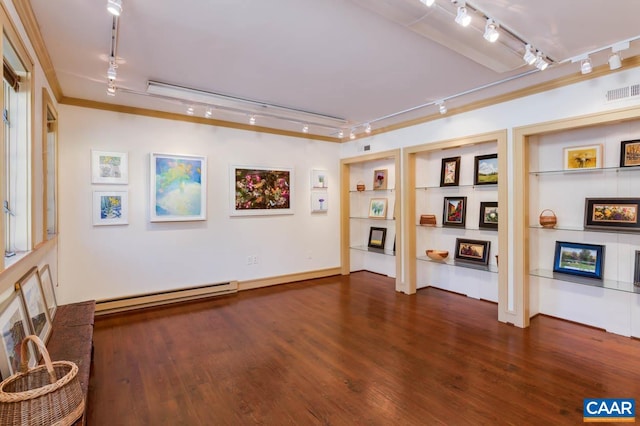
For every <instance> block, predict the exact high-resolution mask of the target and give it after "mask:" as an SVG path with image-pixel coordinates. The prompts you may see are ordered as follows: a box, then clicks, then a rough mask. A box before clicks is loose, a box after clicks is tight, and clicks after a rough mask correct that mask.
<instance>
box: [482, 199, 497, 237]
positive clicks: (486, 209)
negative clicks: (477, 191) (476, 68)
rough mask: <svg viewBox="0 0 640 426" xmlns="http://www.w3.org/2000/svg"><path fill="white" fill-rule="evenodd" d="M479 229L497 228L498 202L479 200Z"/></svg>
mask: <svg viewBox="0 0 640 426" xmlns="http://www.w3.org/2000/svg"><path fill="white" fill-rule="evenodd" d="M478 227H479V228H480V229H494V230H497V229H498V203H497V202H495V201H482V202H480V223H479V224H478Z"/></svg>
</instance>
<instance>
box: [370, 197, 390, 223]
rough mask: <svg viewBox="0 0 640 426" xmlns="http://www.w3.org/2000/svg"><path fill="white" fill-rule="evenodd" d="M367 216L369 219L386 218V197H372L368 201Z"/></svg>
mask: <svg viewBox="0 0 640 426" xmlns="http://www.w3.org/2000/svg"><path fill="white" fill-rule="evenodd" d="M369 217H370V218H371V219H386V218H387V199H386V198H372V199H371V200H370V201H369Z"/></svg>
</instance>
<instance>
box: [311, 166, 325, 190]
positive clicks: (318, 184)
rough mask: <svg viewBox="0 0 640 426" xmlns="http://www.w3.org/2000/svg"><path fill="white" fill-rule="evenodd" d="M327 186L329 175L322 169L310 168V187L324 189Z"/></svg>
mask: <svg viewBox="0 0 640 426" xmlns="http://www.w3.org/2000/svg"><path fill="white" fill-rule="evenodd" d="M328 187H329V176H327V171H326V170H322V169H313V170H311V189H320V188H321V189H326V188H328Z"/></svg>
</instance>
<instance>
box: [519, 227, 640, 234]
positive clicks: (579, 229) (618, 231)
mask: <svg viewBox="0 0 640 426" xmlns="http://www.w3.org/2000/svg"><path fill="white" fill-rule="evenodd" d="M529 228H530V229H540V230H544V231H571V232H596V233H598V234H603V233H604V234H614V235H618V234H638V231H637V230H632V229H630V230H626V229H618V228H616V229H611V230H608V229H589V228H584V227H582V226H554V227H553V228H545V227H543V226H540V225H529ZM639 236H640V235H639Z"/></svg>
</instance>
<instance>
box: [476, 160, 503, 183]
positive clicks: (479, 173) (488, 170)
mask: <svg viewBox="0 0 640 426" xmlns="http://www.w3.org/2000/svg"><path fill="white" fill-rule="evenodd" d="M474 162H475V168H474V173H473V184H474V185H495V184H497V183H498V154H489V155H477V156H476V157H475V160H474Z"/></svg>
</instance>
